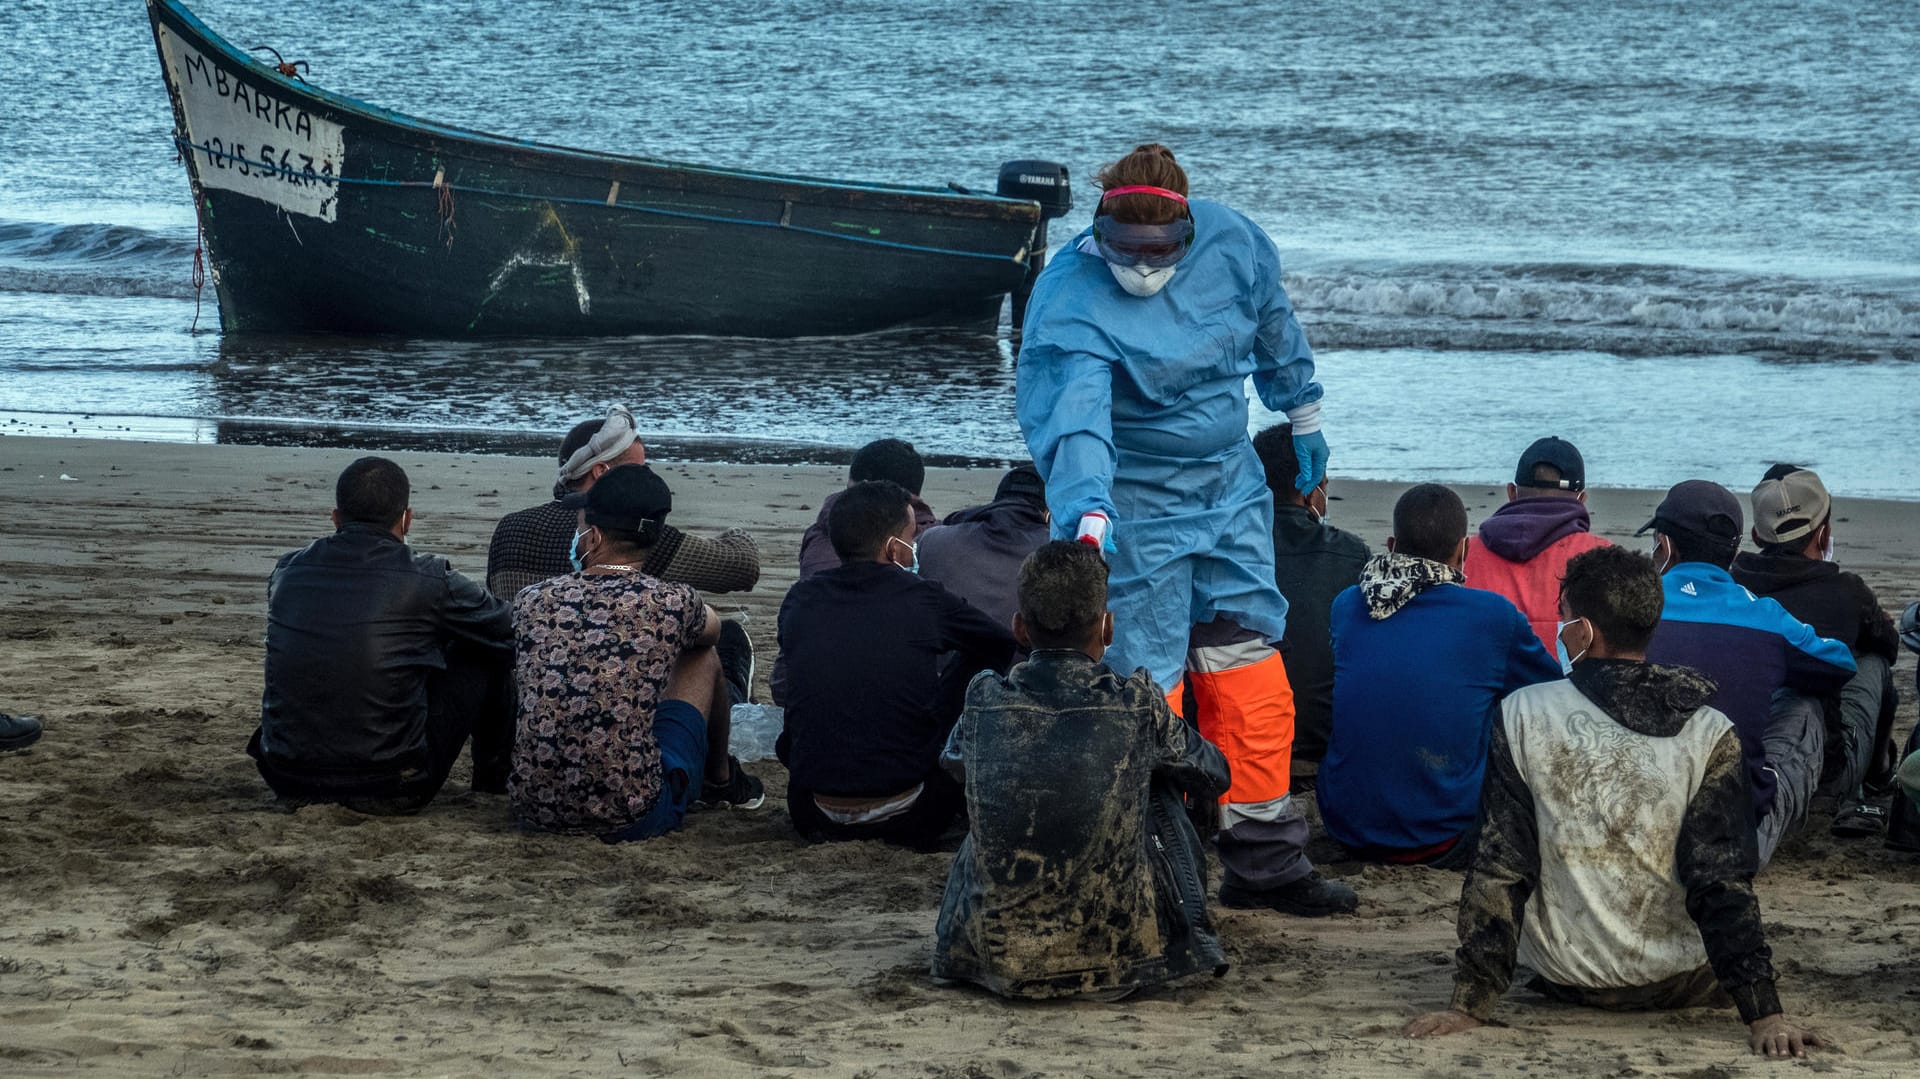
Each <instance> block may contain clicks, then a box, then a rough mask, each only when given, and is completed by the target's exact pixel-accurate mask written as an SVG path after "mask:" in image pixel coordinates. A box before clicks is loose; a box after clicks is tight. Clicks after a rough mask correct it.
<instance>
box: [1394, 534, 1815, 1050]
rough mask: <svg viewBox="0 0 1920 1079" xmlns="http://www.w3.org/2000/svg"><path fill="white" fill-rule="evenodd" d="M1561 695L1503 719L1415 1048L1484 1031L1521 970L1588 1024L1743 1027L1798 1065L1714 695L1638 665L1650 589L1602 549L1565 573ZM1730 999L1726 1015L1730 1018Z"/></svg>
mask: <svg viewBox="0 0 1920 1079" xmlns="http://www.w3.org/2000/svg"><path fill="white" fill-rule="evenodd" d="M1562 595H1563V598H1562V600H1561V615H1560V616H1561V618H1563V619H1566V620H1567V621H1566V623H1565V626H1564V629H1563V631H1562V633H1563V635H1564V636H1565V637H1566V646H1567V648H1568V649H1570V650H1573V651H1574V652H1575V654H1576V655H1577V657H1578V658H1576V659H1575V661H1574V664H1573V674H1572V675H1571V676H1570V678H1569V679H1568V680H1566V681H1559V682H1547V683H1542V684H1540V685H1535V686H1528V687H1525V688H1522V689H1519V690H1516V691H1515V692H1514V693H1512V694H1510V695H1509V696H1508V697H1507V699H1506V700H1505V701H1504V702H1502V704H1501V706H1500V720H1499V722H1498V723H1496V724H1495V725H1494V729H1493V748H1492V752H1491V754H1490V758H1489V761H1488V764H1487V782H1486V789H1485V791H1484V792H1483V794H1482V797H1481V809H1480V812H1481V816H1482V827H1481V833H1480V842H1479V845H1478V847H1477V848H1476V850H1475V852H1474V855H1473V860H1472V862H1471V864H1470V866H1469V868H1468V870H1467V878H1466V884H1465V886H1464V887H1463V888H1462V889H1461V893H1460V950H1459V951H1458V952H1457V953H1455V966H1454V977H1453V981H1454V989H1453V1007H1452V1008H1451V1009H1450V1010H1448V1011H1444V1012H1434V1013H1431V1014H1428V1015H1423V1016H1421V1017H1419V1018H1418V1019H1415V1020H1414V1021H1413V1022H1411V1023H1409V1024H1407V1027H1406V1034H1407V1035H1408V1036H1409V1037H1415V1038H1421V1037H1429V1036H1433V1035H1441V1034H1452V1033H1455V1032H1456V1031H1462V1030H1469V1029H1472V1028H1473V1027H1477V1026H1479V1025H1480V1024H1482V1023H1484V1022H1486V1021H1487V1019H1488V1018H1490V1017H1491V1016H1492V1015H1493V1012H1494V1008H1495V1007H1496V1006H1497V1005H1498V1004H1499V1002H1500V996H1501V994H1502V993H1504V992H1506V989H1507V986H1508V984H1509V983H1510V982H1511V981H1512V980H1513V971H1514V965H1515V963H1516V962H1519V963H1525V964H1526V965H1527V966H1528V967H1529V968H1531V969H1532V970H1534V971H1536V972H1538V974H1539V977H1538V978H1536V979H1535V980H1534V981H1533V983H1532V988H1533V989H1535V990H1536V991H1538V992H1540V993H1543V994H1545V995H1547V996H1550V997H1554V998H1557V999H1561V1000H1566V1001H1569V1002H1572V1003H1576V1004H1582V1005H1586V1006H1589V1007H1596V1008H1611V1009H1623V1010H1624V1009H1632V1010H1641V1009H1667V1008H1690V1007H1705V1006H1715V1005H1717V1006H1720V1007H1725V1006H1726V1005H1727V1004H1729V1003H1731V1004H1733V1005H1735V1006H1736V1007H1738V1008H1739V1010H1740V1019H1741V1021H1742V1022H1744V1023H1746V1024H1747V1025H1748V1030H1749V1038H1748V1041H1749V1044H1750V1045H1752V1047H1753V1049H1754V1051H1755V1052H1759V1053H1765V1054H1766V1055H1768V1056H1775V1057H1779V1056H1788V1055H1792V1056H1805V1055H1806V1047H1807V1046H1813V1045H1819V1044H1820V1041H1819V1039H1818V1038H1817V1037H1815V1036H1814V1035H1812V1034H1809V1033H1807V1032H1806V1031H1803V1030H1801V1029H1799V1028H1798V1027H1796V1026H1794V1025H1793V1024H1792V1023H1789V1022H1787V1020H1786V1017H1785V1016H1784V1015H1782V1014H1781V1010H1780V996H1779V994H1778V993H1777V992H1776V991H1775V989H1774V974H1773V953H1772V952H1771V951H1769V950H1768V948H1767V942H1766V937H1765V935H1764V934H1763V932H1762V930H1761V924H1760V901H1759V900H1758V899H1757V898H1755V896H1754V893H1753V874H1754V872H1755V871H1756V869H1757V867H1758V852H1757V850H1756V848H1755V841H1754V829H1753V803H1752V799H1751V797H1750V796H1749V794H1748V791H1747V774H1746V769H1745V767H1744V766H1743V765H1742V763H1741V753H1742V750H1741V746H1740V738H1739V736H1738V735H1737V734H1736V733H1735V732H1734V729H1733V725H1732V724H1731V723H1729V722H1728V721H1727V717H1726V716H1724V715H1721V714H1720V713H1719V712H1717V711H1715V710H1714V709H1713V708H1711V707H1709V706H1708V704H1707V701H1708V699H1709V698H1710V697H1711V695H1712V693H1713V684H1712V683H1711V682H1709V681H1707V680H1706V679H1705V678H1702V677H1701V676H1700V675H1698V674H1696V673H1695V672H1693V671H1690V670H1687V669H1685V668H1681V667H1662V666H1655V665H1653V664H1650V663H1648V662H1647V661H1646V651H1647V642H1648V640H1649V639H1650V638H1651V637H1652V636H1653V634H1654V631H1655V627H1656V626H1657V625H1658V624H1659V622H1660V611H1661V606H1662V604H1663V598H1662V595H1661V588H1660V576H1659V574H1658V573H1656V572H1655V571H1654V568H1653V564H1652V563H1650V562H1649V561H1647V559H1646V557H1645V556H1644V555H1638V554H1635V553H1633V552H1631V551H1626V550H1622V549H1620V548H1618V547H1605V548H1601V549H1599V550H1594V551H1589V552H1587V553H1586V554H1582V555H1579V556H1577V557H1575V558H1574V559H1573V560H1572V561H1571V562H1569V563H1568V564H1567V573H1566V582H1565V584H1564V585H1563V586H1562ZM1729 998H1731V999H1729Z"/></svg>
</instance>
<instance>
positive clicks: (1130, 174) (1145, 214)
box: [1097, 142, 1187, 225]
mask: <svg viewBox="0 0 1920 1079" xmlns="http://www.w3.org/2000/svg"><path fill="white" fill-rule="evenodd" d="M1097 182H1098V183H1099V184H1100V187H1101V189H1102V190H1107V189H1111V188H1116V187H1164V188H1166V189H1167V190H1168V191H1173V192H1177V193H1179V194H1181V195H1185V194H1186V193H1187V170H1185V169H1183V168H1181V167H1180V163H1179V162H1178V161H1175V160H1174V159H1173V151H1172V150H1169V149H1167V148H1166V147H1165V146H1162V145H1160V144H1159V143H1157V142H1150V143H1146V144H1144V145H1141V146H1136V147H1134V148H1133V152H1132V153H1130V154H1128V155H1127V156H1125V157H1123V158H1121V159H1120V160H1118V161H1115V162H1112V163H1111V164H1107V165H1104V166H1102V167H1101V169H1100V175H1099V177H1098V178H1097ZM1099 212H1100V213H1103V214H1107V215H1109V216H1111V217H1112V218H1113V219H1114V220H1116V221H1124V222H1126V223H1127V224H1129V225H1165V224H1168V223H1170V222H1172V221H1174V220H1176V219H1178V218H1181V217H1185V216H1186V215H1187V208H1186V207H1185V206H1182V205H1181V204H1179V203H1177V202H1175V201H1173V200H1172V199H1168V198H1161V197H1160V196H1158V195H1147V194H1129V195H1116V196H1114V197H1113V198H1111V199H1109V200H1107V201H1105V202H1102V203H1101V204H1100V210H1099Z"/></svg>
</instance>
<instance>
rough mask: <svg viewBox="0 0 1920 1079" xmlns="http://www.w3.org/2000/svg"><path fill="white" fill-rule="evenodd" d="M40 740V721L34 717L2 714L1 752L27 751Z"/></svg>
mask: <svg viewBox="0 0 1920 1079" xmlns="http://www.w3.org/2000/svg"><path fill="white" fill-rule="evenodd" d="M39 740H40V721H39V720H37V719H35V718H33V717H32V716H10V715H8V714H6V713H5V712H0V752H6V751H7V750H10V749H25V748H27V747H28V746H30V745H32V744H34V743H35V742H38V741H39Z"/></svg>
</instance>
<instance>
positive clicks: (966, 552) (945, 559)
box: [919, 465, 1050, 626]
mask: <svg viewBox="0 0 1920 1079" xmlns="http://www.w3.org/2000/svg"><path fill="white" fill-rule="evenodd" d="M1049 519H1050V515H1049V514H1048V513H1047V488H1046V485H1045V484H1044V483H1043V482H1042V481H1041V479H1040V473H1039V472H1037V471H1035V470H1034V467H1033V466H1032V465H1018V466H1016V467H1014V468H1013V469H1011V470H1009V471H1008V472H1007V474H1006V475H1005V476H1002V477H1001V478H1000V486H999V488H998V489H997V490H995V491H994V492H993V501H992V502H989V503H987V504H986V505H984V506H975V507H973V508H971V509H964V510H956V511H954V512H953V513H949V514H947V519H946V520H945V521H942V522H941V523H940V524H938V525H936V526H935V527H933V528H930V529H927V530H926V531H925V532H923V533H921V534H920V536H919V540H920V576H922V577H925V578H926V579H927V580H929V581H937V582H939V583H940V584H941V585H943V586H945V587H946V589H947V591H949V592H952V593H953V594H954V595H956V596H959V597H960V598H961V599H964V600H966V601H967V602H968V603H971V604H973V605H974V606H975V607H976V608H978V609H979V610H980V612H981V613H983V614H985V615H986V616H987V617H988V618H991V619H993V620H994V621H995V622H998V623H1000V624H1001V625H1003V626H1007V625H1012V624H1013V616H1014V613H1015V611H1016V610H1017V609H1018V608H1019V600H1018V598H1017V597H1016V595H1015V591H1016V589H1015V582H1016V580H1017V579H1018V578H1019V576H1020V565H1021V563H1022V562H1024V561H1025V560H1026V557H1027V556H1028V555H1030V554H1032V553H1033V552H1035V551H1037V550H1039V549H1040V545H1041V544H1043V543H1045V542H1047V522H1048V520H1049Z"/></svg>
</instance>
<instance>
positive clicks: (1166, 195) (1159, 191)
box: [1100, 184, 1187, 206]
mask: <svg viewBox="0 0 1920 1079" xmlns="http://www.w3.org/2000/svg"><path fill="white" fill-rule="evenodd" d="M1116 195H1158V196H1160V197H1161V198H1163V199H1172V200H1173V201H1175V202H1177V203H1179V204H1180V205H1182V206H1185V205H1186V204H1187V197H1186V196H1185V195H1182V194H1181V193H1180V192H1178V191H1168V190H1167V189H1166V188H1164V187H1151V186H1148V185H1146V184H1134V185H1132V186H1130V187H1116V188H1112V189H1110V190H1108V191H1105V192H1103V193H1102V194H1101V195H1100V201H1101V202H1105V201H1107V200H1108V199H1110V198H1113V197H1114V196H1116Z"/></svg>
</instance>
